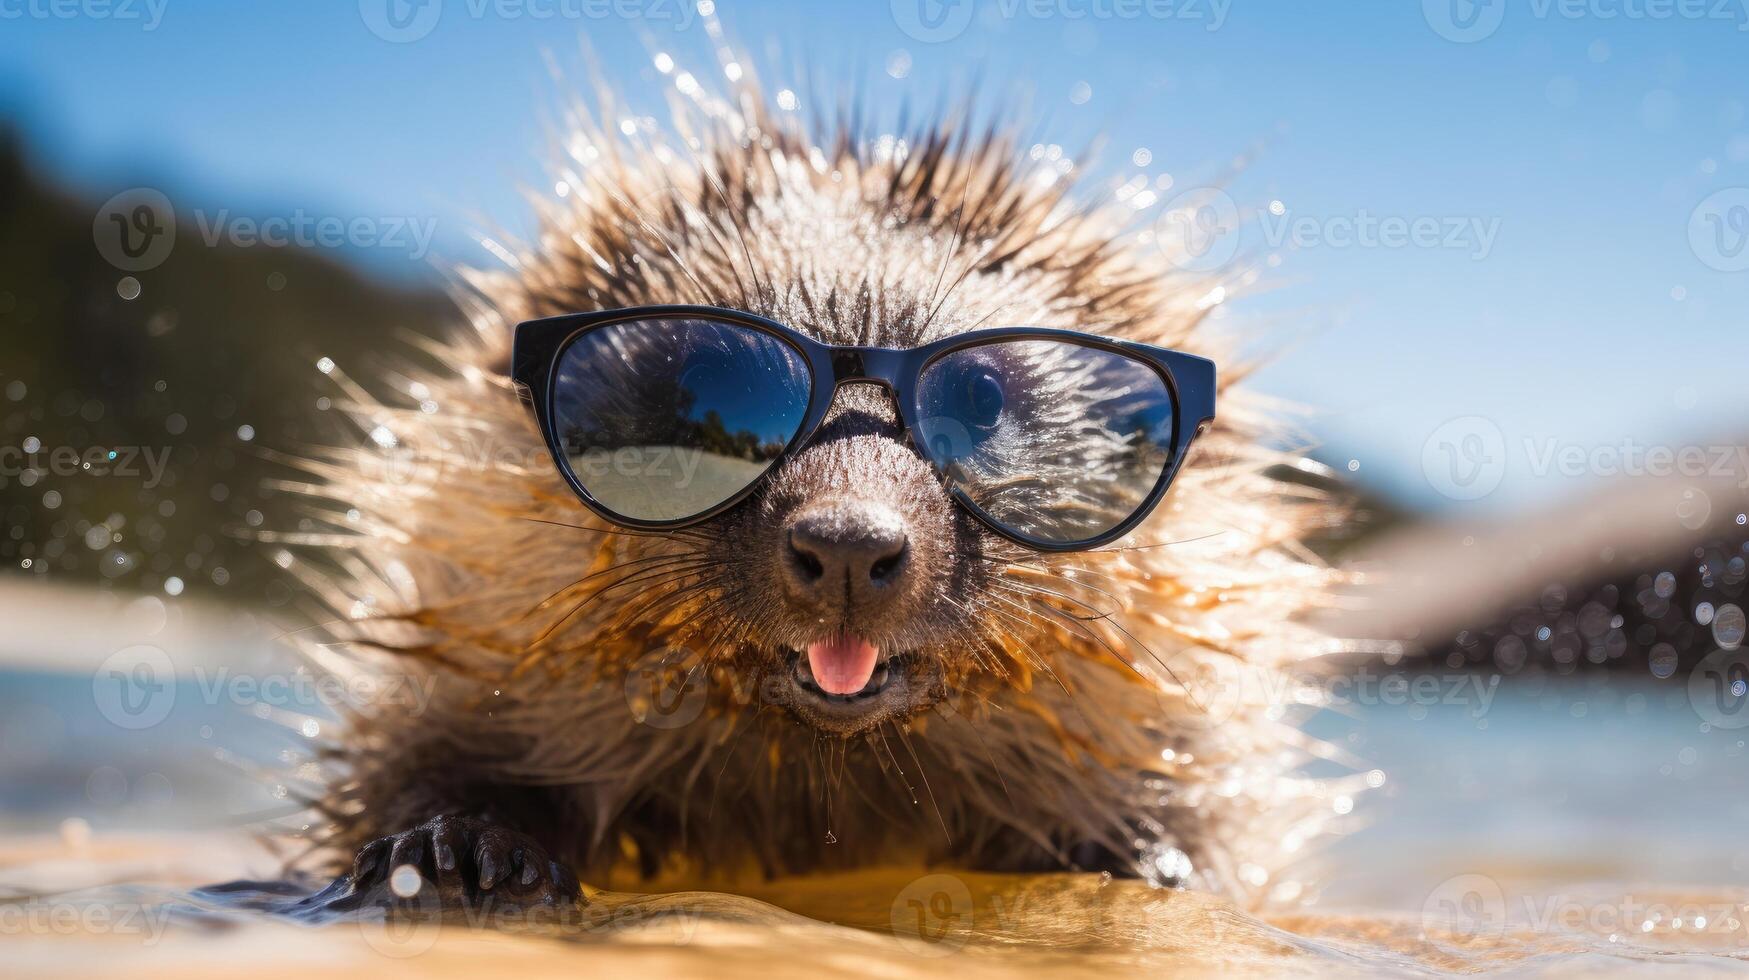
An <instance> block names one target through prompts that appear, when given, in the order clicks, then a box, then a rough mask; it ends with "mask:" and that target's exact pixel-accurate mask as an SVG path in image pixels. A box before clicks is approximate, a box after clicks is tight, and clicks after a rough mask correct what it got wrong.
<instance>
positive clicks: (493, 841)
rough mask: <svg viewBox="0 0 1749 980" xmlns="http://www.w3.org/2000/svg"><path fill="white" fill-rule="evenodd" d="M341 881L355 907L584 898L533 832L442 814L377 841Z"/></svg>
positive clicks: (534, 904) (510, 906) (522, 906)
mask: <svg viewBox="0 0 1749 980" xmlns="http://www.w3.org/2000/svg"><path fill="white" fill-rule="evenodd" d="M403 868H411V869H412V870H413V872H416V873H417V875H418V877H417V879H415V878H414V877H413V875H412V874H410V873H409V872H407V871H404V870H401V869H403ZM341 883H345V884H346V885H348V886H349V887H348V888H346V889H345V897H346V899H347V901H346V902H345V904H347V905H351V906H352V907H354V908H358V907H366V906H388V907H406V906H423V907H430V905H433V904H436V903H432V902H431V896H435V897H436V898H437V900H438V902H440V903H441V908H442V909H444V910H452V909H474V908H482V907H491V908H496V909H499V910H504V911H509V910H539V909H552V910H559V911H562V910H565V909H570V908H574V907H576V906H577V905H578V904H580V903H582V901H583V897H582V890H581V888H580V887H579V886H578V883H577V876H576V875H574V874H572V873H571V869H569V868H567V867H565V866H564V865H563V864H561V863H559V862H558V861H557V860H554V859H553V857H552V856H551V855H550V854H548V853H547V851H546V848H544V847H542V846H541V845H540V844H538V843H536V842H535V840H534V839H533V838H532V837H529V836H528V835H527V834H523V833H520V832H518V831H514V830H510V829H508V828H505V827H501V826H499V825H497V824H495V823H491V822H489V821H486V820H478V819H474V818H472V817H455V816H442V817H437V818H435V819H432V820H430V821H427V822H426V823H424V824H421V825H420V826H418V827H414V828H413V829H412V830H408V831H404V832H402V833H399V834H391V835H389V836H387V837H380V838H378V839H376V840H374V841H371V842H370V843H369V844H366V845H364V846H363V847H361V848H359V851H358V855H357V857H356V858H354V859H353V863H352V872H351V873H350V874H349V875H347V876H345V877H344V878H342V879H341V881H340V882H336V884H337V885H339V884H341ZM428 889H429V890H430V891H429V892H428V891H427V890H428Z"/></svg>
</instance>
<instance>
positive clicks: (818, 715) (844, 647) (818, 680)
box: [783, 636, 932, 735]
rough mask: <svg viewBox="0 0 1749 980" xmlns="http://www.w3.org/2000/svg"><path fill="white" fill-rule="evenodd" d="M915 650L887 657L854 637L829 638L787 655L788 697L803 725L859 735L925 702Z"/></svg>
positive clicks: (926, 689)
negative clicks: (805, 723) (806, 723)
mask: <svg viewBox="0 0 1749 980" xmlns="http://www.w3.org/2000/svg"><path fill="white" fill-rule="evenodd" d="M927 666H928V665H927V664H926V663H925V662H924V659H923V657H922V655H921V654H920V653H918V652H916V651H905V652H901V653H893V654H889V653H886V652H885V651H883V650H881V649H880V648H878V647H876V646H874V645H873V644H870V643H868V642H867V641H865V640H861V639H860V638H857V637H842V636H841V637H834V638H833V639H830V640H823V641H819V642H816V643H810V644H808V646H807V647H806V648H805V649H801V650H791V651H789V662H788V681H789V683H788V684H786V685H785V687H787V688H788V689H789V690H788V694H787V695H786V696H785V697H784V698H783V701H784V702H785V703H787V705H788V706H789V708H790V709H791V710H792V711H794V712H795V713H796V714H797V715H798V716H800V717H801V719H802V720H803V721H806V722H808V723H810V724H812V725H813V726H814V727H816V728H820V729H823V730H826V731H832V732H837V733H840V734H846V735H848V734H852V733H854V732H858V731H865V730H867V729H868V728H870V727H872V726H874V725H878V724H880V723H881V722H882V721H884V720H886V719H889V718H894V717H899V716H902V715H907V714H910V713H912V712H913V711H915V710H917V709H918V708H919V707H920V706H923V705H926V704H927V703H929V701H930V700H932V699H931V698H928V697H927V696H926V695H927V694H928V693H929V691H930V690H932V686H931V685H930V684H927V683H925V684H922V685H921V686H919V683H918V682H919V681H920V680H922V679H923V678H924V677H925V676H926V675H929V671H928V670H927V669H926V668H927Z"/></svg>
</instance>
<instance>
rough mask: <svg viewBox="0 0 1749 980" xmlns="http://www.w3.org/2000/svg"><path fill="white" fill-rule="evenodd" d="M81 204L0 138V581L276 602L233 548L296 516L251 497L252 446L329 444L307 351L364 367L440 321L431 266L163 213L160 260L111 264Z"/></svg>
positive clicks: (244, 550)
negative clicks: (232, 235)
mask: <svg viewBox="0 0 1749 980" xmlns="http://www.w3.org/2000/svg"><path fill="white" fill-rule="evenodd" d="M100 207H101V205H100V203H99V202H95V201H84V200H78V199H76V198H74V197H73V196H71V195H69V194H66V193H64V192H62V191H61V190H59V189H57V188H56V187H55V185H54V183H53V181H52V180H50V179H48V178H47V177H46V176H45V175H44V174H42V173H39V172H36V171H35V170H33V168H32V167H31V165H30V162H29V159H28V156H27V154H26V152H25V150H24V148H23V147H22V146H21V145H20V143H19V141H18V140H17V139H16V138H15V137H13V136H10V135H8V134H6V133H4V132H0V453H4V455H3V456H0V569H3V571H0V575H31V576H37V577H42V578H50V579H56V580H84V581H91V582H108V583H114V584H115V585H117V586H118V587H125V588H128V589H138V590H146V591H155V590H164V589H168V591H172V592H176V591H178V585H177V583H175V582H171V581H170V580H171V579H172V578H175V579H178V580H180V583H181V588H182V589H186V590H187V591H189V592H190V593H196V592H202V593H208V594H219V595H228V596H233V597H235V598H237V599H239V600H242V601H247V602H260V601H264V600H265V601H268V602H272V603H275V604H278V603H283V602H286V601H288V600H289V598H290V593H289V589H288V588H287V586H286V585H285V584H283V583H282V582H280V581H279V579H278V577H277V576H275V575H274V574H273V571H274V570H273V569H272V568H271V566H270V565H269V564H268V563H267V559H266V556H265V554H263V553H262V552H263V551H264V549H254V548H251V546H250V545H249V542H248V540H247V536H248V530H249V529H250V528H251V527H253V526H267V527H280V528H284V527H290V526H295V524H296V520H297V515H295V514H294V513H292V512H291V510H290V504H291V502H290V501H288V500H285V499H283V498H275V497H274V496H272V495H269V494H265V493H264V492H263V490H262V489H261V484H262V481H263V479H264V478H266V477H268V476H271V475H275V472H276V470H277V469H278V467H276V466H275V465H274V464H271V463H269V462H267V461H266V460H265V459H264V458H263V456H262V453H261V447H270V448H276V449H296V448H297V447H299V446H301V445H307V444H309V443H311V442H320V441H328V440H332V439H335V438H339V437H341V436H343V435H344V434H345V433H344V432H343V430H344V428H345V425H344V420H343V419H342V418H340V417H338V413H336V412H333V411H331V410H326V409H325V407H324V406H326V404H327V403H326V402H325V401H319V399H320V398H321V396H322V395H323V394H324V393H325V391H326V388H325V387H324V386H323V385H322V384H321V383H320V381H321V378H320V375H319V374H318V373H317V371H316V369H315V366H314V365H315V363H316V361H317V360H318V359H319V358H321V357H324V356H327V357H333V358H334V359H335V360H336V361H339V362H341V363H345V364H357V365H360V366H362V367H368V365H369V364H371V363H372V361H373V360H374V359H375V358H376V356H377V354H378V353H379V352H384V351H390V350H393V351H395V352H401V351H404V350H405V348H406V343H405V340H406V334H407V332H408V331H415V332H431V331H432V330H433V329H434V328H435V327H436V326H438V325H441V324H444V323H446V322H449V321H451V320H452V319H453V316H454V314H453V311H452V309H451V307H450V305H449V302H448V300H447V299H446V298H445V296H444V295H443V293H442V291H441V283H440V281H439V278H438V276H437V275H436V274H435V273H432V274H431V275H430V276H429V283H430V284H429V287H424V286H422V285H421V284H419V283H414V284H412V285H405V284H391V283H385V282H381V281H373V280H371V279H367V278H364V277H362V276H361V275H360V274H359V273H358V272H356V271H354V270H353V269H351V268H349V267H348V266H347V265H345V264H343V260H344V258H345V256H344V254H343V253H340V252H337V251H333V250H322V249H318V248H314V247H296V246H286V247H268V246H266V245H255V246H253V247H240V246H238V245H236V244H223V243H221V244H217V245H209V244H208V243H207V242H205V241H203V238H202V236H201V235H200V234H199V233H198V231H197V229H196V228H194V227H193V226H192V224H191V223H189V222H188V219H187V216H186V215H182V214H181V213H180V211H179V212H178V221H177V234H176V237H175V240H174V246H173V248H172V249H171V251H170V253H169V254H168V256H167V257H166V258H164V260H163V261H162V262H161V264H157V265H155V266H154V267H152V268H149V269H145V270H143V271H137V272H128V271H126V270H124V269H122V268H118V267H117V265H115V264H112V263H111V261H109V260H108V259H106V258H105V255H104V254H103V253H102V251H101V250H100V248H99V245H98V233H97V232H96V231H95V228H96V227H100V225H99V222H100V218H99V213H98V212H99V209H100ZM130 297H131V298H130ZM111 452H114V453H116V455H115V457H113V459H112V458H110V456H109V454H110V453H111ZM57 453H59V456H57V455H56V454H57ZM69 453H72V454H76V456H74V455H69ZM75 458H77V459H78V460H80V463H79V464H78V465H69V464H70V462H71V461H72V460H73V459H75ZM93 459H94V460H97V462H98V465H97V466H94V467H91V468H89V469H87V468H85V466H84V465H83V464H84V462H86V461H89V460H93ZM130 462H131V465H126V464H128V463H130ZM154 462H156V464H158V465H159V466H160V467H161V476H160V478H158V479H154V475H155V473H154V468H153V465H152V464H153V463H154ZM109 470H115V472H106V471H109ZM280 475H284V474H283V473H281V474H280Z"/></svg>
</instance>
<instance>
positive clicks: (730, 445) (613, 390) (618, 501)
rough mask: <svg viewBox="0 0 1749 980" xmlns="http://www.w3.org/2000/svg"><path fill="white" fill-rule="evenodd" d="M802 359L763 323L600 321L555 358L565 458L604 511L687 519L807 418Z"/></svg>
mask: <svg viewBox="0 0 1749 980" xmlns="http://www.w3.org/2000/svg"><path fill="white" fill-rule="evenodd" d="M811 387H812V386H811V382H810V378H809V371H808V362H807V360H806V359H805V358H803V357H802V355H801V353H800V352H799V351H797V350H796V349H795V348H793V347H791V346H790V345H789V344H788V343H786V342H784V341H782V340H780V339H778V338H777V337H775V336H773V335H771V334H767V333H765V332H763V331H759V330H755V329H752V328H749V327H742V326H738V325H735V324H730V323H721V322H717V321H714V320H699V319H677V318H662V319H648V320H632V321H627V322H623V323H614V324H609V325H607V326H604V327H598V328H596V329H594V330H591V331H589V332H587V333H584V334H582V335H581V336H579V337H577V339H575V340H573V341H572V342H571V343H570V344H569V345H568V346H567V347H566V348H565V349H564V351H563V352H562V353H561V354H560V355H559V360H558V367H557V376H556V377H555V379H554V384H553V393H552V409H553V427H554V431H555V434H556V436H557V438H558V442H559V445H560V447H561V448H562V449H563V451H564V456H565V459H564V463H565V464H566V465H568V466H569V467H570V470H571V473H572V474H573V475H574V476H575V477H576V478H577V482H578V483H580V484H582V485H583V488H584V489H585V490H587V491H588V492H589V495H590V496H591V497H593V498H595V501H596V502H597V503H599V504H601V505H602V506H603V507H606V508H607V509H608V510H610V511H612V512H614V513H615V514H618V515H620V516H621V517H628V518H631V519H633V520H638V521H678V520H684V519H686V518H690V517H696V516H698V515H699V514H702V513H704V512H705V511H708V510H710V509H711V508H713V507H715V506H717V505H718V504H721V503H722V502H723V501H725V500H728V499H729V498H731V497H733V496H735V494H737V493H739V492H741V491H742V490H745V489H746V488H747V487H748V486H749V485H751V484H752V483H753V481H755V480H757V479H758V478H759V476H760V475H761V474H762V473H764V472H765V470H766V468H767V467H769V466H770V465H771V463H772V460H774V459H776V458H777V456H778V455H779V454H780V453H782V452H783V450H784V447H785V446H787V445H788V444H789V442H790V440H791V439H794V438H795V435H796V432H797V431H798V430H799V429H800V428H801V426H802V419H803V417H804V416H805V415H807V411H808V400H809V395H810V393H811Z"/></svg>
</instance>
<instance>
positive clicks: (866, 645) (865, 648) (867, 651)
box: [808, 634, 881, 694]
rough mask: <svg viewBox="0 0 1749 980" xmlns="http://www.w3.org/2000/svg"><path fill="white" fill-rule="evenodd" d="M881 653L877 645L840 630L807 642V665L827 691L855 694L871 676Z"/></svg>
mask: <svg viewBox="0 0 1749 980" xmlns="http://www.w3.org/2000/svg"><path fill="white" fill-rule="evenodd" d="M880 654H881V649H880V647H877V646H875V645H874V644H873V643H870V642H868V641H867V640H864V639H863V638H861V637H859V636H849V635H846V634H839V635H838V636H834V637H833V638H832V639H830V640H821V641H820V642H818V643H810V644H808V668H809V669H810V670H812V671H813V672H814V683H815V684H818V685H820V690H822V691H825V692H826V693H827V694H855V693H856V692H857V691H860V690H862V689H863V688H864V687H866V686H867V685H868V679H869V678H870V677H873V676H874V669H875V660H877V659H879V657H880Z"/></svg>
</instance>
